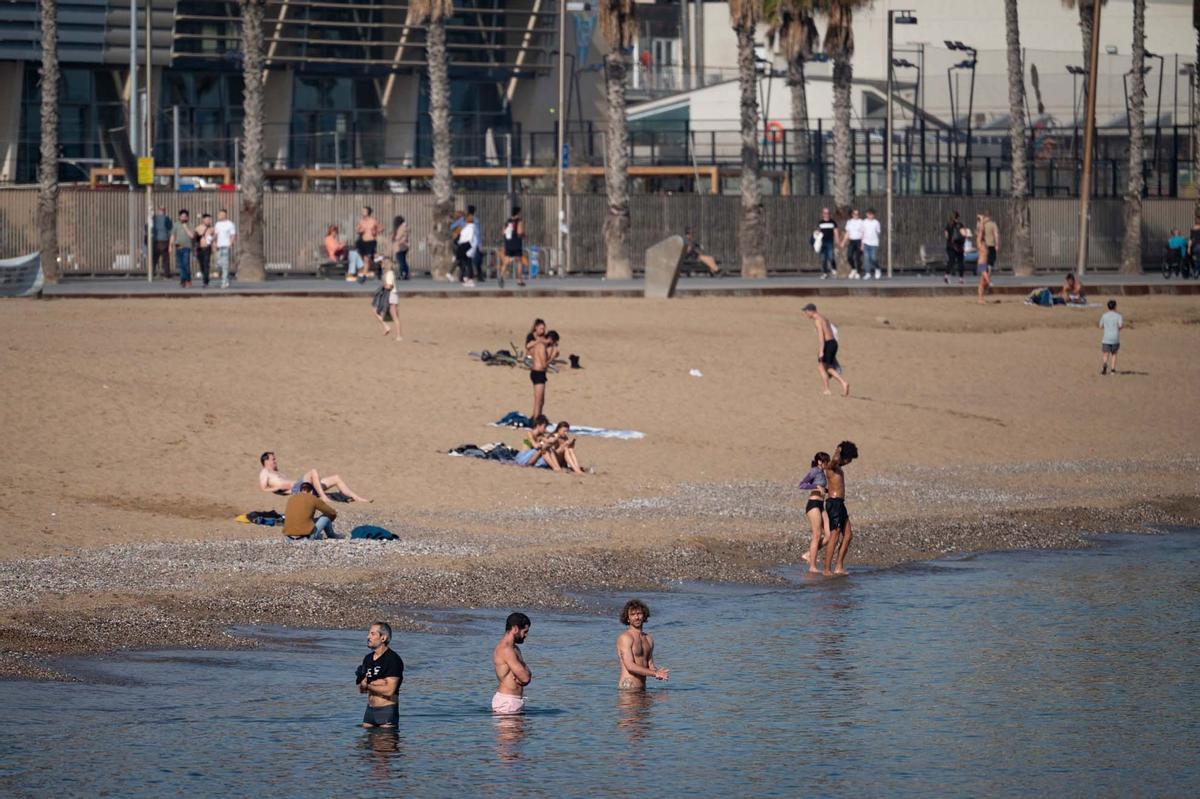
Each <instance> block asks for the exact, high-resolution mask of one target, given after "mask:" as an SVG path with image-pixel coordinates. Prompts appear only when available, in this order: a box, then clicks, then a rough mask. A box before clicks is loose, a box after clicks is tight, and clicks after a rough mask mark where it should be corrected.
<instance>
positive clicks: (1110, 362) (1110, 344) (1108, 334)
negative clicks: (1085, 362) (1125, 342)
mask: <svg viewBox="0 0 1200 799" xmlns="http://www.w3.org/2000/svg"><path fill="white" fill-rule="evenodd" d="M1124 326H1125V320H1124V319H1123V318H1121V315H1120V314H1119V313H1117V301H1116V300H1109V301H1108V310H1107V311H1105V312H1104V314H1102V315H1101V317H1100V327H1101V329H1103V330H1104V335H1103V336H1101V337H1100V352H1102V353H1103V354H1104V362H1103V363H1102V364H1101V366H1100V374H1102V375H1106V374H1108V373H1109V372H1112V373H1113V374H1114V375H1115V374H1116V373H1117V350H1119V349H1121V328H1123V327H1124Z"/></svg>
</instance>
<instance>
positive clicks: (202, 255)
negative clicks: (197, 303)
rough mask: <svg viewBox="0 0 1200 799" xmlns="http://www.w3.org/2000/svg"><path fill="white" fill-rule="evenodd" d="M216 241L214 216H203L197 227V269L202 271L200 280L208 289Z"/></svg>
mask: <svg viewBox="0 0 1200 799" xmlns="http://www.w3.org/2000/svg"><path fill="white" fill-rule="evenodd" d="M215 240H216V234H215V233H214V232H213V218H212V215H211V214H202V215H201V216H200V224H198V225H196V268H197V269H199V270H200V278H201V280H203V281H204V287H205V288H208V275H209V264H210V263H211V261H212V248H213V241H215Z"/></svg>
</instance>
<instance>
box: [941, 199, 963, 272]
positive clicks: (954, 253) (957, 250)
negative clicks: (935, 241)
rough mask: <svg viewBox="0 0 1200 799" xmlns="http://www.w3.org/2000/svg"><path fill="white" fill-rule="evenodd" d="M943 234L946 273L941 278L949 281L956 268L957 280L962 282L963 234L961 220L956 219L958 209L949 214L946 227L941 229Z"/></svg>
mask: <svg viewBox="0 0 1200 799" xmlns="http://www.w3.org/2000/svg"><path fill="white" fill-rule="evenodd" d="M943 236H944V237H945V239H946V274H945V276H944V277H943V278H942V280H944V281H945V282H947V283H949V282H950V275H951V273H953V272H954V270H955V269H956V268H957V269H958V282H959V283H962V282H963V243H964V241H965V240H964V239H963V235H962V222H960V221H959V219H958V211H953V212H952V213H951V214H950V219H949V221H947V222H946V229H945V230H944V231H943Z"/></svg>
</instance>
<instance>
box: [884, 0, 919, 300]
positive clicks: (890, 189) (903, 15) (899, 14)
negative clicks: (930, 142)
mask: <svg viewBox="0 0 1200 799" xmlns="http://www.w3.org/2000/svg"><path fill="white" fill-rule="evenodd" d="M916 24H917V17H916V14H915V13H914V12H912V11H906V10H900V9H888V32H887V58H886V59H885V61H884V63H885V64H887V135H886V136H885V137H884V138H885V140H886V142H887V144H886V147H887V150H886V152H887V181H886V183H887V210H886V211H885V213H886V214H887V276H888V277H889V278H890V277H891V276H892V231H893V229H894V228H895V225H894V224H893V223H892V195H893V194H894V193H895V186H894V185H893V182H894V176H893V174H892V173H893V172H895V163H894V162H895V153H894V152H893V151H894V149H895V147H894V146H893V143H892V78H893V73H894V70H893V69H892V28H893V27H895V26H896V25H916Z"/></svg>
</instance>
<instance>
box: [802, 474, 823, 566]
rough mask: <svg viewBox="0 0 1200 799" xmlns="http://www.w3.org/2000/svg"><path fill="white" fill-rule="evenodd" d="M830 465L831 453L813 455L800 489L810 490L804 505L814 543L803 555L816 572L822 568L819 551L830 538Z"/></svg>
mask: <svg viewBox="0 0 1200 799" xmlns="http://www.w3.org/2000/svg"><path fill="white" fill-rule="evenodd" d="M828 465H829V453H828V452H818V453H817V454H816V455H814V456H813V459H812V468H811V469H809V470H808V474H806V475H804V479H803V480H801V481H800V489H801V490H802V491H808V492H809V493H808V502H807V503H806V504H805V505H804V515H805V517H807V518H808V523H809V525H811V526H812V543H811V544H809V545H808V551H807V552H805V553H804V555H803V556H802V557H803V558H804V560H805V562H806V563H808V570H809V571H810V572H812V573H814V574H816V573H818V572H820V571H821V570H820V569H819V568H817V552H818V551H819V550H820V549H821V547H823V546H825V543H826V541H827V540H828V539H829V516H828V515H826V513H825V494H826V491H827V489H828V486H829V481H828V480H827V479H826V477H825V469H826V467H827V466H828Z"/></svg>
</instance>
